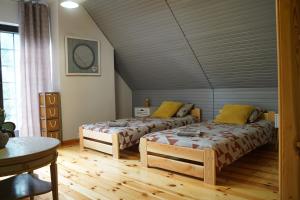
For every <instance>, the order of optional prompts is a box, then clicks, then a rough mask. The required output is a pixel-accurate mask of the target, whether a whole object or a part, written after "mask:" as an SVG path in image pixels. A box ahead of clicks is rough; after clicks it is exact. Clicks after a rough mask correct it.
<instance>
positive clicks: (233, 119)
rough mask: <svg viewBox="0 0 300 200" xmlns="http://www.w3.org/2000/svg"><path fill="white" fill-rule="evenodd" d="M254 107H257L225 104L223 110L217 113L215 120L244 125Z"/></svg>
mask: <svg viewBox="0 0 300 200" xmlns="http://www.w3.org/2000/svg"><path fill="white" fill-rule="evenodd" d="M254 109H255V107H254V106H250V105H230V104H228V105H224V107H223V108H222V112H220V113H219V115H217V117H216V118H215V120H214V122H216V123H224V124H239V125H243V124H246V123H247V120H248V118H249V116H250V114H251V113H252V111H253V110H254Z"/></svg>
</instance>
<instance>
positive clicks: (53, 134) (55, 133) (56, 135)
mask: <svg viewBox="0 0 300 200" xmlns="http://www.w3.org/2000/svg"><path fill="white" fill-rule="evenodd" d="M42 136H43V137H51V138H56V139H59V137H60V134H59V131H52V132H48V131H44V130H43V131H42Z"/></svg>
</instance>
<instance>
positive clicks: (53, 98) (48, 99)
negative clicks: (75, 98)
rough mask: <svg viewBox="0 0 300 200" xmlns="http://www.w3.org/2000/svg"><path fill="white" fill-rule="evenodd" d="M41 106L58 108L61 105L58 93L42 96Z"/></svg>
mask: <svg viewBox="0 0 300 200" xmlns="http://www.w3.org/2000/svg"><path fill="white" fill-rule="evenodd" d="M40 105H41V106H57V105H59V95H58V93H43V94H40Z"/></svg>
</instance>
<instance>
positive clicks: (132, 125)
mask: <svg viewBox="0 0 300 200" xmlns="http://www.w3.org/2000/svg"><path fill="white" fill-rule="evenodd" d="M200 116H201V111H200V109H199V108H194V109H193V110H192V111H191V113H190V114H189V115H187V116H185V117H181V118H176V117H173V118H168V119H159V118H151V117H146V118H132V119H120V120H115V121H126V122H128V125H127V126H126V127H109V126H108V125H107V122H100V123H94V124H84V125H82V126H81V127H79V140H80V148H81V149H84V148H90V149H93V150H97V151H101V152H104V153H108V154H111V155H113V157H114V158H116V159H118V158H119V157H120V150H123V149H126V148H128V147H131V146H133V145H135V144H138V143H139V141H140V138H141V137H142V136H144V135H145V134H148V133H151V132H155V131H161V130H166V129H172V128H176V127H180V126H185V125H187V124H191V123H194V122H197V121H200Z"/></svg>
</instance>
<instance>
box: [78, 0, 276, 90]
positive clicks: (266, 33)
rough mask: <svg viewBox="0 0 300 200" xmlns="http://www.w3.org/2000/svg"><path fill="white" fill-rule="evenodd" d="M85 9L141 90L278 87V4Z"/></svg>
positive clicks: (134, 1)
mask: <svg viewBox="0 0 300 200" xmlns="http://www.w3.org/2000/svg"><path fill="white" fill-rule="evenodd" d="M83 5H84V7H85V8H86V9H87V11H88V12H89V14H90V15H91V17H92V18H93V19H94V21H95V22H96V24H97V25H98V26H99V28H100V29H101V30H102V31H103V32H104V34H105V35H106V36H107V38H108V39H109V40H110V41H111V43H112V45H113V46H114V48H115V53H116V67H117V70H118V71H119V72H120V74H121V75H122V77H123V78H124V79H125V80H126V82H127V83H128V84H129V85H130V87H131V88H132V89H134V90H135V89H192V88H210V87H211V88H241V87H252V88H253V87H258V88H259V87H276V86H277V64H276V31H275V2H274V1H273V0H264V1H262V0H226V1H224V0H210V1H207V0H168V1H167V2H166V1H165V0H125V1H124V0H113V1H107V0H86V1H85V2H84V4H83ZM184 35H185V37H184ZM189 45H190V46H189ZM190 47H191V48H190ZM193 53H194V54H193ZM194 55H196V57H195V56H194ZM197 60H198V61H199V62H200V64H201V66H202V68H201V66H200V65H199V63H198V62H197ZM209 83H211V84H209Z"/></svg>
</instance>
